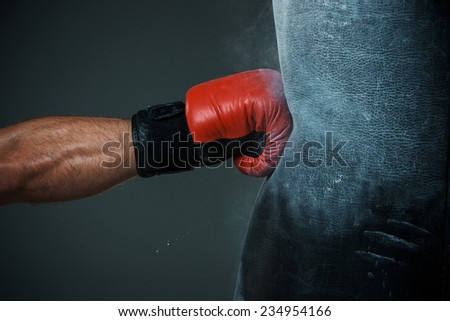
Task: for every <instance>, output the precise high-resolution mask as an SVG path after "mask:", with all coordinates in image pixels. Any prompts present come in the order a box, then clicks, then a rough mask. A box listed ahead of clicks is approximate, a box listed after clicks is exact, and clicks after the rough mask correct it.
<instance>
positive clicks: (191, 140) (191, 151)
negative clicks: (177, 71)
mask: <svg viewBox="0 0 450 321" xmlns="http://www.w3.org/2000/svg"><path fill="white" fill-rule="evenodd" d="M291 131H292V117H291V115H290V112H289V109H288V107H287V104H286V99H285V97H284V91H283V85H282V80H281V76H280V74H279V73H278V72H277V71H274V70H268V69H260V70H253V71H247V72H242V73H238V74H234V75H231V76H227V77H223V78H219V79H215V80H211V81H208V82H205V83H202V84H199V85H196V86H194V87H192V88H191V89H189V90H188V92H187V94H186V104H184V103H182V102H175V103H169V104H164V105H157V106H153V107H149V108H147V109H145V110H141V111H139V112H137V113H136V114H135V115H133V118H132V134H133V143H134V147H135V155H136V167H137V171H138V174H139V175H140V176H143V177H149V176H153V175H159V174H162V173H174V172H179V171H184V170H190V169H193V168H195V167H198V166H205V165H211V164H216V163H217V162H219V161H223V160H225V159H227V158H229V157H231V156H234V163H235V165H236V166H237V167H238V169H239V170H240V171H241V172H243V173H244V174H247V175H250V176H267V175H269V174H270V173H272V172H273V170H274V169H275V167H276V165H277V163H278V161H279V159H280V157H281V154H282V152H283V149H284V147H285V145H286V142H287V140H288V138H289V135H290V133H291Z"/></svg>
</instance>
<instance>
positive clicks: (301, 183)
mask: <svg viewBox="0 0 450 321" xmlns="http://www.w3.org/2000/svg"><path fill="white" fill-rule="evenodd" d="M443 3H444V1H443V2H442V4H441V3H440V2H439V1H431V0H430V1H427V0H423V1H400V0H398V1H397V0H389V1H363V0H361V1H356V0H355V1H326V0H322V1H313V0H302V1H300V0H274V2H273V8H274V16H275V25H276V31H277V41H278V49H279V56H280V63H281V69H282V75H283V80H284V85H285V91H286V97H287V101H288V104H289V107H290V109H291V112H292V114H293V117H294V126H295V127H294V131H293V133H292V135H291V139H290V140H291V141H292V142H293V146H292V147H287V148H286V150H285V153H284V157H283V159H282V161H281V162H280V164H279V166H278V168H277V169H276V171H275V172H274V174H273V175H272V176H271V177H270V178H269V179H268V180H267V181H266V183H265V185H264V186H263V188H262V190H261V192H260V195H259V197H258V200H257V202H256V205H255V208H254V213H253V216H252V219H251V223H250V227H249V231H248V236H247V240H246V244H245V248H244V252H243V256H242V262H241V267H240V272H239V281H238V286H237V290H236V298H237V299H246V300H281V299H285V300H286V299H287V300H290V299H295V300H314V299H320V300H328V299H343V300H345V299H364V300H371V299H377V300H385V299H403V300H405V299H441V298H445V295H446V291H447V295H448V288H446V286H447V285H446V278H447V277H448V270H447V269H446V268H447V267H446V260H447V258H446V256H447V255H448V244H446V240H448V232H446V225H447V224H448V221H449V218H448V214H447V193H448V177H449V176H448V144H449V92H448V91H449V77H450V76H449V64H448V57H449V54H450V52H449V29H448V27H449V25H448V11H446V8H444V6H445V5H444V4H443ZM327 133H328V134H327ZM311 142H313V143H311ZM305 144H306V145H305ZM305 146H306V147H305ZM339 146H340V149H339V150H337V149H338V147H339ZM335 147H336V149H335V150H334V153H333V148H335ZM305 149H306V151H308V155H307V157H306V156H305V155H304V154H305V153H303V155H302V154H299V153H301V152H305ZM337 154H339V155H337ZM334 156H336V157H334ZM338 156H341V157H342V160H343V161H344V163H345V164H344V163H342V161H341V160H339V161H338ZM330 158H331V164H330ZM446 234H447V236H446ZM446 237H447V239H446Z"/></svg>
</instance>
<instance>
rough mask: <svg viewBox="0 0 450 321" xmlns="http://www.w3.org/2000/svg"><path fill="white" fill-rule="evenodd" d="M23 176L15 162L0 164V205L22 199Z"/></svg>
mask: <svg viewBox="0 0 450 321" xmlns="http://www.w3.org/2000/svg"><path fill="white" fill-rule="evenodd" d="M24 176H25V175H24V173H23V171H22V170H20V168H19V166H18V165H17V164H0V177H1V180H0V206H1V205H7V204H12V203H17V202H21V201H23V200H22V199H21V195H23V190H24V186H25V179H24Z"/></svg>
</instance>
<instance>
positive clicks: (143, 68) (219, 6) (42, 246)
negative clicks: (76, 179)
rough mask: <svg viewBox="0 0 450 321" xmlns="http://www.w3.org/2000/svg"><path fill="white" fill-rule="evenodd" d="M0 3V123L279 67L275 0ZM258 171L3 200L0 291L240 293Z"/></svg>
mask: <svg viewBox="0 0 450 321" xmlns="http://www.w3.org/2000/svg"><path fill="white" fill-rule="evenodd" d="M0 15H1V16H0V43H1V50H0V81H1V86H0V92H1V94H0V106H1V117H0V126H1V127H4V126H7V125H10V124H13V123H15V122H18V121H22V120H25V119H29V118H33V117H39V116H44V115H91V116H105V117H125V118H128V117H130V116H131V114H133V113H134V112H135V111H136V110H138V109H140V108H142V107H145V106H147V105H152V104H157V103H162V102H167V101H174V100H178V99H183V98H184V93H185V91H186V90H187V89H188V88H189V87H190V86H192V85H194V84H197V83H200V82H203V81H206V80H209V79H213V78H216V77H219V76H224V75H227V74H230V73H233V72H237V71H242V70H246V69H253V68H260V67H271V68H276V69H278V58H277V54H276V40H275V33H274V27H273V18H272V9H271V4H270V1H269V0H264V1H262V0H233V1H223V0H214V1H212V0H203V1H201V0H196V1H192V0H190V1H186V0H177V1H175V0H158V1H154V0H152V1H10V2H5V1H3V2H2V4H1V7H0ZM0 179H1V178H0ZM262 182H263V180H262V179H254V178H249V177H246V176H244V175H242V174H240V173H239V172H238V171H237V170H236V169H225V168H223V167H222V168H219V169H200V170H196V171H194V172H190V173H183V174H178V175H168V176H165V177H158V178H151V179H135V180H133V181H131V182H129V183H127V184H125V185H122V186H120V187H118V188H116V189H114V190H112V191H109V192H107V193H104V194H102V195H100V196H97V197H91V198H88V199H84V200H79V201H72V202H68V203H61V204H50V205H25V204H20V205H9V206H6V207H1V208H0V299H3V300H5V299H13V300H40V299H45V300H91V299H105V300H128V299H130V300H153V299H158V300H166V299H169V300H184V299H190V300H197V299H202V300H209V299H214V300H222V299H225V300H226V299H232V297H233V291H234V283H235V279H236V273H237V268H238V263H239V257H240V253H241V249H242V246H243V242H244V238H245V233H246V228H247V224H248V220H249V218H250V215H251V209H252V206H253V202H254V200H255V198H256V195H257V193H258V189H259V187H260V185H261V184H262ZM67 184H70V181H68V182H67ZM168 241H169V245H167V244H168Z"/></svg>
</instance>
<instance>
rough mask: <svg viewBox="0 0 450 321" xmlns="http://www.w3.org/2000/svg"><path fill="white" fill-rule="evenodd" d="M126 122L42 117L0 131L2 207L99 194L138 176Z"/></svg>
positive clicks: (128, 127)
mask: <svg viewBox="0 0 450 321" xmlns="http://www.w3.org/2000/svg"><path fill="white" fill-rule="evenodd" d="M130 132H131V124H130V121H129V120H123V119H108V118H93V117H46V118H39V119H34V120H30V121H26V122H23V123H19V124H17V125H13V126H10V127H6V128H2V129H0V177H1V179H0V204H8V203H14V202H52V201H65V200H70V199H77V198H81V197H86V196H90V195H95V194H98V193H100V192H102V191H104V190H107V189H109V188H111V187H113V186H115V185H117V184H119V183H121V182H124V181H126V180H128V179H130V178H131V177H134V176H135V175H136V167H135V160H134V152H133V148H132V138H131V137H130V134H129V133H130Z"/></svg>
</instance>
